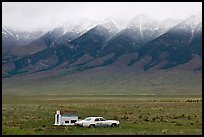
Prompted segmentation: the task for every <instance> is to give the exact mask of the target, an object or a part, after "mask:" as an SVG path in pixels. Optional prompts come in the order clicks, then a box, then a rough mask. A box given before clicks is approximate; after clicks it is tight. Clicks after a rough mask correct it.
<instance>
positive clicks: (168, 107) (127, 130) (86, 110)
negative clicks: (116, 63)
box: [2, 95, 202, 135]
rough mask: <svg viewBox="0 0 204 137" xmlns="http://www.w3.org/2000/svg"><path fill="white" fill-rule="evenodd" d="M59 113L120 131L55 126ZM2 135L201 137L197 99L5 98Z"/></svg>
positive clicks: (193, 97)
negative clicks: (111, 123) (100, 120)
mask: <svg viewBox="0 0 204 137" xmlns="http://www.w3.org/2000/svg"><path fill="white" fill-rule="evenodd" d="M56 110H74V111H77V112H78V115H79V116H80V117H81V118H82V119H83V118H85V117H87V116H103V117H105V118H106V119H117V120H119V121H120V123H121V125H120V126H119V127H113V128H111V127H106V128H84V127H75V126H54V125H53V124H54V115H55V112H56ZM2 129H3V130H2V134H3V135H8V134H23V135H25V134H42V135H92V134H97V135H99V134H103V135H114V134H117V135H122V134H123V135H161V134H171V135H174V134H180V135H181V134H182V135H183V134H184V135H192V134H198V135H201V134H202V96H198V95H190V96H188V95H161V96H158V95H60V96H59V95H30V96H29V95H27V96H11V95H10V96H3V98H2Z"/></svg>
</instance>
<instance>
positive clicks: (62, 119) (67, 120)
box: [54, 110, 78, 125]
mask: <svg viewBox="0 0 204 137" xmlns="http://www.w3.org/2000/svg"><path fill="white" fill-rule="evenodd" d="M76 121H78V115H77V114H75V113H73V111H65V112H62V113H61V112H60V111H59V110H58V111H57V113H56V114H55V124H54V125H74V123H75V122H76Z"/></svg>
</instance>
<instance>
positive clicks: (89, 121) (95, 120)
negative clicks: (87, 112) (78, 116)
mask: <svg viewBox="0 0 204 137" xmlns="http://www.w3.org/2000/svg"><path fill="white" fill-rule="evenodd" d="M75 125H76V126H83V127H92V128H94V127H115V126H119V125H120V122H119V121H117V120H106V119H105V118H103V117H87V118H85V119H84V120H79V121H77V122H75Z"/></svg>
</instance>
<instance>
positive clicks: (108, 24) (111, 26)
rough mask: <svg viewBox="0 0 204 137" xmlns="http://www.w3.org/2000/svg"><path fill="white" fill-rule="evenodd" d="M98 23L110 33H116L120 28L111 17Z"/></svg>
mask: <svg viewBox="0 0 204 137" xmlns="http://www.w3.org/2000/svg"><path fill="white" fill-rule="evenodd" d="M99 25H101V26H103V27H105V28H106V29H107V30H108V31H109V33H110V34H111V35H114V34H116V33H117V32H119V30H120V27H119V26H118V24H117V23H116V21H115V20H113V19H112V18H110V19H107V20H105V21H104V22H103V23H100V24H99Z"/></svg>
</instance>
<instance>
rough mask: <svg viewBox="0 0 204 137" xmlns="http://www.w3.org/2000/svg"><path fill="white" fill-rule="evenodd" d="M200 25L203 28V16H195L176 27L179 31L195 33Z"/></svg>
mask: <svg viewBox="0 0 204 137" xmlns="http://www.w3.org/2000/svg"><path fill="white" fill-rule="evenodd" d="M198 25H200V27H202V15H201V14H199V15H193V16H191V17H189V18H187V19H186V20H184V21H182V22H181V23H179V24H178V25H176V26H175V27H174V29H177V30H191V31H194V30H195V28H196V27H197V26H198Z"/></svg>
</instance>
